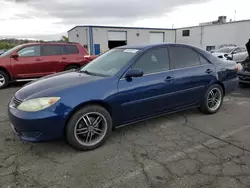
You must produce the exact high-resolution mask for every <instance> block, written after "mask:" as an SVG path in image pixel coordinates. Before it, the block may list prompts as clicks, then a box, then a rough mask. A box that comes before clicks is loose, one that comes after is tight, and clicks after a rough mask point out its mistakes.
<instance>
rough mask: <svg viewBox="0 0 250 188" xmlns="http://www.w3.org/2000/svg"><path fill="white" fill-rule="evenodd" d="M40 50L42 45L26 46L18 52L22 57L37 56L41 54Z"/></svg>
mask: <svg viewBox="0 0 250 188" xmlns="http://www.w3.org/2000/svg"><path fill="white" fill-rule="evenodd" d="M40 51H41V50H40V46H28V47H26V48H23V49H21V50H20V51H18V52H17V53H18V55H19V56H20V57H36V56H40V53H41V52H40Z"/></svg>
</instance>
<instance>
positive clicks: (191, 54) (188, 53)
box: [170, 46, 200, 69]
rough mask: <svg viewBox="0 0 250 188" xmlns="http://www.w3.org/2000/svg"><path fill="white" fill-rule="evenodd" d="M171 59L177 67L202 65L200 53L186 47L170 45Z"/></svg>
mask: <svg viewBox="0 0 250 188" xmlns="http://www.w3.org/2000/svg"><path fill="white" fill-rule="evenodd" d="M170 60H171V63H172V64H173V66H174V68H175V69H179V68H185V67H192V66H198V65H200V57H199V55H198V54H197V53H196V52H195V51H193V50H192V49H190V48H186V47H177V46H173V47H170Z"/></svg>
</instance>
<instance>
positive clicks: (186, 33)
mask: <svg viewBox="0 0 250 188" xmlns="http://www.w3.org/2000/svg"><path fill="white" fill-rule="evenodd" d="M182 36H183V37H188V36H190V30H183V31H182Z"/></svg>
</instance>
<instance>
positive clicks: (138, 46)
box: [117, 43, 197, 50]
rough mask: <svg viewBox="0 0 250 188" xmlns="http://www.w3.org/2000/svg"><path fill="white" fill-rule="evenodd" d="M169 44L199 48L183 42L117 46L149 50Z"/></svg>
mask: <svg viewBox="0 0 250 188" xmlns="http://www.w3.org/2000/svg"><path fill="white" fill-rule="evenodd" d="M169 45H173V46H177V45H178V46H186V47H191V48H197V47H195V46H192V45H188V44H181V43H161V44H145V45H125V46H120V47H117V49H139V50H147V49H150V48H154V47H164V46H165V47H166V46H169Z"/></svg>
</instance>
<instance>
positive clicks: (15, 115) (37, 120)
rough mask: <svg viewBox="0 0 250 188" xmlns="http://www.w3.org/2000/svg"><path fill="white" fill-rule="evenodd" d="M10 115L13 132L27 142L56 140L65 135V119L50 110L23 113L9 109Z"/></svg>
mask: <svg viewBox="0 0 250 188" xmlns="http://www.w3.org/2000/svg"><path fill="white" fill-rule="evenodd" d="M8 115H9V120H10V122H11V126H12V129H13V131H14V132H15V133H16V134H17V135H18V136H20V137H21V139H23V140H25V141H30V142H38V141H48V140H55V139H59V138H62V137H63V135H64V125H65V121H64V118H63V117H61V116H60V115H58V114H55V113H54V112H52V111H50V110H48V109H45V110H42V111H39V112H23V111H20V110H18V109H16V108H12V107H9V110H8Z"/></svg>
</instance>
